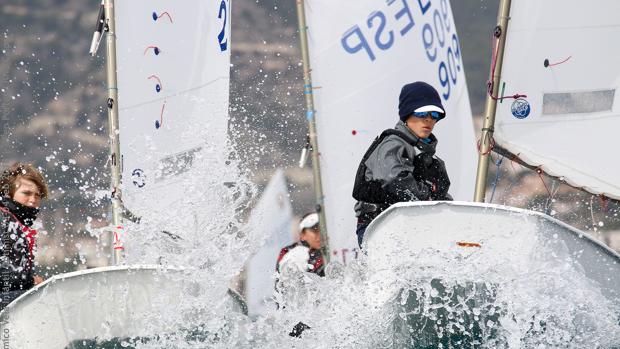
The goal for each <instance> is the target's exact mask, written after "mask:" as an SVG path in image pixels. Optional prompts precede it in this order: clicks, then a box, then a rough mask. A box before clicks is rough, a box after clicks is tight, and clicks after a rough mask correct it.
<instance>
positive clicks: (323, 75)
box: [306, 0, 476, 261]
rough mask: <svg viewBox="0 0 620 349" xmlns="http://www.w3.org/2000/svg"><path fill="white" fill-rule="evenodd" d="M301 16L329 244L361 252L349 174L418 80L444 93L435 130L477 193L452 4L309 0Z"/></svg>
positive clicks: (340, 252) (339, 250) (458, 178)
mask: <svg viewBox="0 0 620 349" xmlns="http://www.w3.org/2000/svg"><path fill="white" fill-rule="evenodd" d="M306 16H307V18H308V37H309V38H308V40H309V45H310V60H311V62H310V65H311V67H312V78H313V80H314V82H313V84H314V86H315V89H314V90H313V93H314V97H315V104H316V124H317V134H318V142H319V151H320V157H321V171H322V179H323V190H324V194H325V210H326V216H327V217H326V219H327V226H328V230H329V236H330V247H332V249H333V250H334V251H333V253H336V254H337V256H338V257H337V258H335V259H339V260H341V261H342V260H347V259H350V258H353V257H354V255H355V252H354V251H353V250H354V249H356V248H357V242H356V238H355V225H356V218H355V216H354V212H353V205H354V200H353V198H352V197H351V193H352V190H353V179H354V178H355V171H356V169H357V166H358V164H359V161H360V160H361V158H362V156H363V154H364V152H365V151H366V149H367V148H368V146H369V145H370V144H371V143H372V141H373V139H374V138H375V137H376V136H377V135H379V134H380V133H381V131H383V130H384V129H387V128H391V127H394V125H395V124H396V122H397V121H398V96H399V93H400V89H401V87H402V86H403V85H404V84H406V83H410V82H414V81H418V80H422V81H426V82H428V83H430V84H431V85H433V86H434V87H435V88H436V89H437V90H438V91H439V93H440V94H441V95H442V96H443V97H442V102H443V103H444V106H445V108H446V111H447V117H446V119H445V120H443V121H441V122H440V123H439V124H438V125H437V127H436V128H435V132H434V133H435V134H436V135H437V137H438V139H439V146H438V155H439V156H440V157H441V158H443V159H444V160H445V162H446V166H447V169H448V174H449V175H450V179H451V182H452V186H451V190H450V193H451V194H452V195H453V196H454V197H455V199H460V200H470V199H471V197H472V196H473V189H474V178H475V163H476V150H475V140H474V131H473V123H472V117H471V108H470V105H469V95H468V93H467V86H466V82H465V74H464V69H463V61H462V57H461V50H460V47H459V40H458V36H457V33H456V28H455V24H454V20H453V16H452V11H451V8H450V2H449V1H447V0H444V1H438V0H435V1H405V0H398V1H397V0H389V1H369V0H366V1H359V0H349V1H342V0H341V1H333V0H306ZM310 117H313V115H310Z"/></svg>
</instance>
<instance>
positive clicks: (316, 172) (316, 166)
mask: <svg viewBox="0 0 620 349" xmlns="http://www.w3.org/2000/svg"><path fill="white" fill-rule="evenodd" d="M297 20H298V23H299V41H300V44H301V56H302V61H303V70H304V95H305V97H306V117H307V119H308V138H309V141H310V146H311V147H312V174H313V177H314V196H315V200H316V211H317V213H318V214H319V227H320V228H321V244H322V246H321V251H322V252H323V259H324V260H325V263H329V259H330V249H329V236H328V234H327V224H326V221H325V204H324V196H323V184H322V183H321V168H320V163H319V144H318V141H317V135H316V123H315V118H314V117H315V110H314V96H313V94H312V90H313V88H312V76H311V74H310V71H311V69H310V55H309V50H308V33H307V30H308V27H307V25H306V13H305V10H304V1H303V0H297Z"/></svg>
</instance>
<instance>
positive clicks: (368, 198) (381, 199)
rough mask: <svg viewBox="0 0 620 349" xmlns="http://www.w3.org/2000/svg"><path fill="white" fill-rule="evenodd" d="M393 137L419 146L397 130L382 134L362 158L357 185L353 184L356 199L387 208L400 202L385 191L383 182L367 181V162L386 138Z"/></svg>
mask: <svg viewBox="0 0 620 349" xmlns="http://www.w3.org/2000/svg"><path fill="white" fill-rule="evenodd" d="M392 135H395V136H398V137H399V138H401V139H402V140H404V141H405V142H407V143H408V144H410V145H411V146H413V147H415V146H416V145H417V144H418V141H413V140H412V139H411V138H410V137H407V135H406V134H404V133H403V132H401V131H398V130H395V129H387V130H385V131H383V132H381V134H380V135H379V136H378V137H377V138H375V140H374V141H373V142H372V144H371V145H370V147H369V148H368V150H366V153H364V157H362V161H361V162H360V164H359V166H358V167H357V172H356V174H355V183H354V184H353V198H354V199H356V200H358V201H364V202H368V203H373V204H380V205H387V206H389V205H391V204H394V203H396V202H398V199H396V198H393V197H392V195H390V194H389V193H388V192H386V191H385V190H384V189H383V187H382V185H383V183H382V182H381V181H379V180H376V179H373V180H370V181H369V180H366V170H367V169H368V167H367V166H366V160H368V158H369V157H370V155H371V154H372V153H373V152H374V151H375V149H377V147H378V146H379V144H381V142H383V140H384V139H385V138H386V137H388V136H392Z"/></svg>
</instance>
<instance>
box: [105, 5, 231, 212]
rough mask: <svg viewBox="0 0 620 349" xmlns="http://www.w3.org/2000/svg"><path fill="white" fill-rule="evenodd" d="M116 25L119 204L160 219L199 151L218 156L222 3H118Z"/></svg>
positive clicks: (225, 37) (226, 18)
mask: <svg viewBox="0 0 620 349" xmlns="http://www.w3.org/2000/svg"><path fill="white" fill-rule="evenodd" d="M116 22H117V24H116V27H117V32H116V36H117V61H118V70H117V71H118V90H119V119H120V121H119V122H120V130H119V132H120V144H121V154H122V162H121V163H122V177H123V194H124V196H123V200H124V204H125V205H126V207H127V208H128V209H130V210H131V211H133V212H134V213H136V214H138V215H143V214H146V213H148V212H156V213H160V214H161V213H164V212H166V211H167V210H169V208H170V207H171V206H172V205H174V204H175V203H177V202H179V201H180V200H181V199H182V197H183V195H184V193H185V190H184V189H185V188H184V184H183V179H184V174H186V173H187V172H188V171H189V170H190V169H191V168H192V166H193V165H195V161H197V160H196V157H197V154H199V153H200V151H201V150H205V149H204V148H207V147H208V148H209V149H208V150H209V151H210V152H213V153H224V152H225V150H223V147H225V146H226V144H227V142H226V141H227V138H226V137H227V136H226V135H227V127H228V90H229V76H230V1H229V0H222V1H206V2H205V1H197V0H187V1H183V2H174V1H173V2H171V1H151V0H118V1H116ZM205 130H209V134H210V136H209V139H208V140H204V139H202V138H201V137H199V136H197V135H204V134H206V132H205ZM218 150H221V151H218Z"/></svg>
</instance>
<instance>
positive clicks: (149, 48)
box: [144, 45, 161, 56]
mask: <svg viewBox="0 0 620 349" xmlns="http://www.w3.org/2000/svg"><path fill="white" fill-rule="evenodd" d="M151 49H152V50H153V53H155V55H156V56H157V55H159V54H160V53H161V50H160V49H159V47H157V46H154V45H150V46H147V47H146V48H145V49H144V55H146V54H147V53H148V52H149V50H151Z"/></svg>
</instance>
